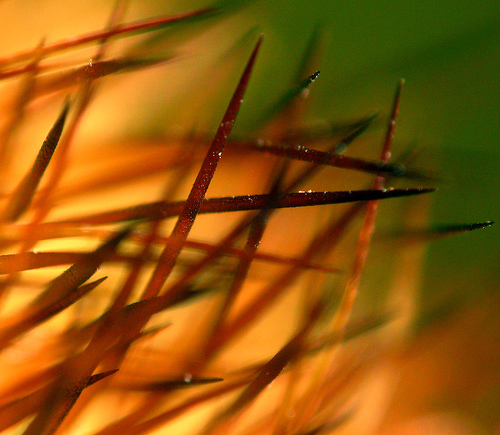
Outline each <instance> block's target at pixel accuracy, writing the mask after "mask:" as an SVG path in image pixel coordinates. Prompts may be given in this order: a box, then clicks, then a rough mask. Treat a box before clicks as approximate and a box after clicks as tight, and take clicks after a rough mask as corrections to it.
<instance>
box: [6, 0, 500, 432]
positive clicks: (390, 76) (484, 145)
mask: <svg viewBox="0 0 500 435" xmlns="http://www.w3.org/2000/svg"><path fill="white" fill-rule="evenodd" d="M113 4H114V2H113V1H111V0H109V1H108V0H106V1H105V0H89V1H66V2H57V1H53V0H42V1H38V2H36V6H35V5H34V3H33V2H32V1H29V0H3V1H1V2H0V23H1V27H0V29H1V30H0V32H1V34H2V38H1V41H0V57H5V56H8V55H11V54H14V53H17V52H19V51H22V50H27V49H32V48H34V47H36V46H37V44H39V42H40V40H41V39H42V38H46V39H45V41H46V42H53V41H56V40H59V39H62V38H67V37H70V36H74V35H78V34H82V33H86V32H89V31H92V30H96V29H99V28H102V27H103V26H104V25H105V23H106V21H107V19H108V15H109V12H110V10H111V9H112V6H113ZM211 5H212V4H211V3H210V2H201V1H198V0H189V1H180V0H177V1H168V2H165V1H153V0H145V1H134V0H132V1H130V2H129V5H128V8H127V11H126V14H125V19H124V21H133V20H137V19H141V18H147V17H154V16H158V15H163V14H167V13H176V12H182V11H186V10H191V9H197V8H201V7H205V6H211ZM217 6H220V7H222V10H223V11H224V13H223V14H222V15H221V16H217V15H216V16H214V17H212V18H210V19H207V20H206V21H205V20H202V19H201V20H193V22H192V23H190V24H188V25H186V26H185V28H182V29H180V30H179V31H175V32H171V33H168V31H166V32H165V33H161V35H160V36H155V34H153V33H151V34H146V35H143V36H141V38H139V39H134V40H129V39H124V40H120V41H117V42H116V43H115V44H113V45H112V46H110V53H108V54H109V55H112V54H113V53H121V52H124V51H125V52H127V50H128V52H129V53H131V54H137V53H145V54H150V53H149V52H148V50H151V53H154V54H155V55H156V56H158V55H159V56H164V57H165V59H166V63H165V65H160V66H157V67H153V68H151V69H148V70H146V71H144V72H142V73H141V74H142V75H141V77H140V78H138V79H137V78H134V74H133V73H131V74H130V75H128V74H123V75H120V76H119V77H118V78H116V79H115V78H113V79H111V80H109V85H108V86H102V87H101V88H99V91H98V94H97V95H96V97H95V100H94V101H93V102H92V104H93V110H92V111H90V112H89V114H88V116H86V118H85V119H84V121H83V124H82V126H81V128H80V130H79V134H78V137H77V138H76V139H75V142H76V143H75V150H76V151H75V152H76V153H80V155H88V154H86V153H89V152H92V149H91V150H90V151H89V150H88V148H85V146H86V144H88V143H90V142H93V139H95V138H99V144H103V143H106V144H108V146H110V148H111V149H113V145H112V144H113V143H114V141H116V142H126V141H127V139H128V138H139V137H145V138H149V139H154V138H156V137H161V136H162V135H165V134H172V135H174V136H175V135H179V134H180V133H183V132H186V131H188V130H189V129H196V130H205V131H207V132H211V131H214V129H215V127H216V125H217V122H218V120H219V119H220V117H221V115H222V113H223V111H224V108H225V104H226V102H227V100H228V98H229V96H230V93H231V92H232V89H233V87H232V85H231V86H227V85H224V86H219V85H218V84H214V86H213V88H211V87H208V89H207V82H208V83H210V82H211V81H212V80H213V82H214V83H219V82H221V83H228V82H229V83H234V82H235V80H236V77H237V74H238V73H234V72H233V71H234V70H235V68H232V69H228V68H226V67H225V65H231V64H232V63H234V62H241V58H242V57H245V56H239V58H238V56H235V55H234V52H235V51H236V53H238V50H241V51H244V52H245V53H248V52H249V47H250V46H251V44H252V43H253V41H254V40H255V35H257V34H259V33H260V32H264V33H265V34H266V36H265V42H264V45H263V48H262V52H261V56H260V58H259V63H258V65H257V67H256V70H255V74H254V77H253V78H252V82H251V85H250V87H249V90H248V94H247V96H246V97H245V105H244V106H243V108H242V111H241V114H240V117H239V118H238V122H237V124H236V126H235V130H234V134H235V136H238V135H240V136H244V135H249V134H252V132H253V131H254V130H255V129H256V128H257V122H256V120H259V119H260V118H259V117H260V116H262V114H263V113H266V110H267V109H269V108H270V107H272V105H273V104H274V103H275V102H276V101H277V100H278V99H279V98H280V96H281V95H282V94H283V93H284V92H285V91H286V90H287V89H289V87H290V86H291V84H292V83H293V80H294V78H295V73H296V71H297V70H298V68H299V65H300V60H301V58H302V56H303V54H304V52H305V51H306V50H307V47H308V43H309V41H310V39H311V36H312V35H313V34H314V33H315V32H321V34H322V40H323V48H322V50H321V57H320V59H319V60H318V64H319V65H320V66H319V69H320V70H321V75H320V76H319V78H318V80H317V81H316V83H315V84H314V88H313V90H312V92H311V101H310V103H309V104H310V110H309V113H308V115H307V116H308V118H307V120H306V123H308V124H309V125H319V126H321V125H326V123H327V122H329V121H338V122H339V123H342V122H347V121H350V120H353V119H358V118H359V117H361V116H365V115H369V114H372V113H374V112H380V113H382V114H384V115H386V114H387V111H388V108H389V105H390V101H391V98H392V94H393V90H394V88H395V85H396V83H397V82H398V80H399V79H400V78H404V79H405V81H406V84H405V89H404V94H403V101H402V106H401V113H400V118H399V123H398V126H397V134H396V139H395V145H394V155H396V156H397V155H401V154H403V153H404V152H405V151H407V150H418V152H419V153H420V154H419V161H418V163H419V166H420V167H425V168H429V169H432V170H433V171H436V172H437V173H438V174H439V181H437V182H436V183H435V184H437V187H439V191H438V192H436V193H435V194H433V197H432V203H431V204H430V221H431V225H436V226H438V225H446V224H465V223H474V222H484V221H490V220H492V221H495V220H498V219H499V214H500V213H499V212H500V205H499V194H500V146H499V138H498V137H499V131H500V122H499V121H500V110H499V107H500V80H499V72H500V25H499V24H500V4H499V3H498V2H494V1H477V0H476V1H473V0H442V1H439V2H431V1H420V2H415V1H408V0H404V1H396V0H382V1H374V0H360V1H350V2H347V1H326V0H319V1H314V2H304V1H298V0H291V1H284V0H273V1H266V0H255V1H246V0H239V1H238V0H234V1H231V0H227V1H223V2H218V3H217ZM211 20H212V21H211ZM214 23H215V24H214ZM155 38H158V39H155ZM252 38H253V39H252ZM138 41H139V42H138ZM234 47H236V50H235V49H234ZM94 48H95V47H94ZM85 50H88V52H87V51H85ZM93 51H95V50H93V49H88V48H86V49H84V50H81V51H79V52H78V54H77V58H78V59H85V58H86V56H87V57H88V58H90V57H91V56H92V52H93ZM245 55H246V54H245ZM170 58H171V59H170ZM235 59H236V60H235ZM54 61H55V62H56V61H57V58H55V60H54ZM64 61H68V58H67V57H66V58H65V60H64ZM229 70H230V71H231V72H228V71H229ZM312 72H314V71H311V73H312ZM232 74H233V75H232ZM102 80H108V78H103V79H102ZM8 85H9V84H8V83H7V85H5V84H4V85H3V89H4V96H5V97H4V98H3V100H4V103H0V105H2V110H4V108H5V107H8V101H9V100H8V99H9V95H10V94H9V86H8ZM151 89H154V91H153V92H152V91H151ZM186 89H187V91H186ZM165 96H168V98H165ZM42 98H43V99H44V102H45V103H46V102H47V100H50V98H53V97H52V96H51V95H48V96H44V97H42ZM61 101H62V100H61V98H60V96H59V97H57V98H55V97H54V104H53V105H52V106H51V107H52V111H50V110H49V112H48V113H47V114H46V117H45V115H44V114H42V115H41V116H37V117H36V119H30V120H29V121H28V122H27V127H26V129H25V130H23V131H20V132H19V135H18V136H19V137H18V139H17V140H18V141H20V142H22V141H26V140H28V139H27V138H29V137H32V135H33V134H38V135H39V137H43V134H45V130H46V126H47V125H49V124H50V122H51V121H50V120H53V119H54V118H55V114H56V113H57V111H58V110H59V107H60V102H61ZM202 101H203V102H207V103H202ZM37 104H38V103H37ZM40 104H41V103H40ZM33 110H36V107H35V108H34V109H33ZM41 132H43V133H41ZM38 145H39V143H38V142H37V143H34V144H33V149H36V147H37V146H38ZM97 146H98V145H96V147H97ZM99 146H101V145H99ZM103 155H104V154H103ZM26 165H28V163H26V164H24V163H21V165H20V166H21V167H20V168H19V173H22V172H24V171H25V169H26V167H27V166H26ZM155 193H156V192H155ZM154 199H155V198H154V195H152V197H151V200H154ZM90 201H92V199H90ZM82 207H85V205H82ZM377 228H378V229H380V231H381V233H384V230H390V228H388V226H387V225H385V226H384V222H379V223H378V227H377ZM425 258H426V259H425V265H424V267H423V272H422V279H421V293H420V296H419V303H418V305H419V307H418V309H419V315H418V320H417V322H416V324H415V325H414V328H413V329H414V333H415V336H414V337H413V338H412V339H411V340H410V342H409V343H408V347H407V349H406V350H405V352H402V353H401V355H399V356H398V364H399V367H400V369H401V371H400V373H399V383H398V385H397V386H396V387H395V391H394V392H393V395H392V396H393V398H392V399H388V400H389V403H388V404H386V405H384V407H387V413H386V416H385V418H384V420H383V421H382V423H381V428H380V429H379V433H380V434H384V435H386V434H472V435H474V434H478V435H480V434H490V433H491V434H500V418H499V416H500V316H499V315H498V313H499V312H500V293H499V290H498V289H499V288H500V229H499V226H498V224H497V225H493V226H492V227H491V228H486V229H483V230H480V231H474V232H471V233H468V234H460V235H456V236H453V237H447V238H442V239H438V240H435V241H432V242H431V243H430V244H429V246H428V250H427V253H426V257H425ZM367 287H368V286H367ZM367 287H364V288H362V291H363V290H367Z"/></svg>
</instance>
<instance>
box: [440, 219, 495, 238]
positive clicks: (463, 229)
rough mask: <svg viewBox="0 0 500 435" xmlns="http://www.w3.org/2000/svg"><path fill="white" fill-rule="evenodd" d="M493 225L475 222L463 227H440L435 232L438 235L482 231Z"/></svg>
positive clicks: (490, 222)
mask: <svg viewBox="0 0 500 435" xmlns="http://www.w3.org/2000/svg"><path fill="white" fill-rule="evenodd" d="M493 224H494V222H493V221H486V222H475V223H472V224H464V225H446V226H441V227H439V228H438V229H437V232H438V233H440V234H443V235H444V234H450V233H465V232H471V231H476V230H482V229H483V228H489V227H491V226H492V225H493Z"/></svg>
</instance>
